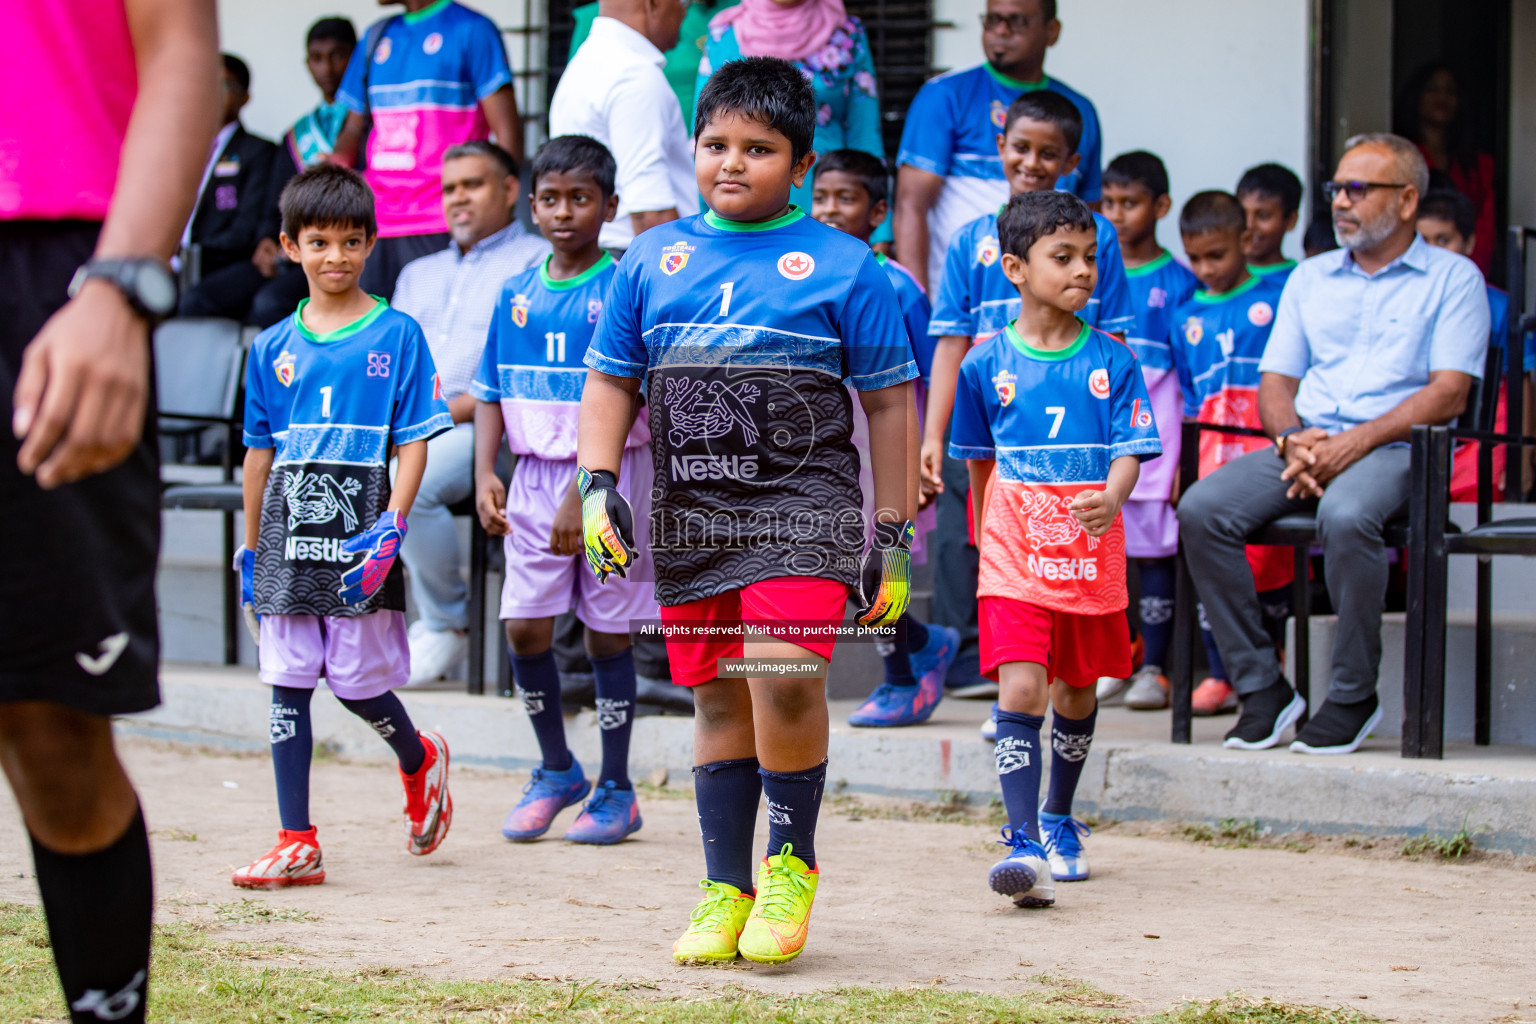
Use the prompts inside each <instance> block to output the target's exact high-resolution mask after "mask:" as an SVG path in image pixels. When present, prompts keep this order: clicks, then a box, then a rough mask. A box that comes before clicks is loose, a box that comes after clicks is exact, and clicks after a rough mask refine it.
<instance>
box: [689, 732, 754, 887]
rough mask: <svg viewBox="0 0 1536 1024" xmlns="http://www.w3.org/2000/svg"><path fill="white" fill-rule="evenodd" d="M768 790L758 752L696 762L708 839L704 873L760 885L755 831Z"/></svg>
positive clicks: (696, 787)
mask: <svg viewBox="0 0 1536 1024" xmlns="http://www.w3.org/2000/svg"><path fill="white" fill-rule="evenodd" d="M762 796H763V780H762V776H760V775H759V774H758V763H757V758H755V757H744V758H741V759H740V760H736V761H714V762H711V763H710V764H701V765H695V766H694V769H693V799H694V802H695V803H696V804H697V805H698V809H699V833H700V834H701V835H702V836H703V839H704V873H705V874H706V875H708V876H709V880H710V881H712V882H723V883H725V884H726V885H733V886H735V887H736V888H737V889H740V890H741V891H742V892H744V893H748V894H750V893H753V892H755V891H756V885H755V883H754V882H753V868H754V866H755V865H754V861H753V858H752V835H753V833H754V832H756V831H757V805H758V802H759V801H760V800H761V799H762Z"/></svg>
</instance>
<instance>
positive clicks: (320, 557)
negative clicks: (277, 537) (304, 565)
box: [283, 537, 352, 562]
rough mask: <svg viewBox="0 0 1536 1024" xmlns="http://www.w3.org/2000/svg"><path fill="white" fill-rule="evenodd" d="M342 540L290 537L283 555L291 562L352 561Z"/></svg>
mask: <svg viewBox="0 0 1536 1024" xmlns="http://www.w3.org/2000/svg"><path fill="white" fill-rule="evenodd" d="M341 544H342V542H341V541H339V540H336V539H333V538H330V537H289V538H288V544H287V546H286V547H285V548H284V549H283V557H284V558H286V559H287V560H288V561H290V562H350V561H352V556H351V555H349V554H348V553H346V552H345V551H343V550H341Z"/></svg>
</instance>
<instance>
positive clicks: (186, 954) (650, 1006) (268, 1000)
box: [0, 901, 1372, 1024]
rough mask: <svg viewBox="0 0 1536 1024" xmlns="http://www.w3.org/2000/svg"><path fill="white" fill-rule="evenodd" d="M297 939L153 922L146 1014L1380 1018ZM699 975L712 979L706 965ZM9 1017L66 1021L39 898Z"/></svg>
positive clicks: (476, 1022)
mask: <svg viewBox="0 0 1536 1024" xmlns="http://www.w3.org/2000/svg"><path fill="white" fill-rule="evenodd" d="M243 902H254V901H243ZM292 952H293V951H292V950H288V949H285V948H284V947H281V946H275V945H253V944H250V943H239V942H224V941H218V940H215V939H213V938H211V937H209V935H208V934H207V932H206V931H205V930H203V929H200V928H197V927H195V926H193V925H188V924H181V923H178V924H172V925H168V926H164V927H157V928H156V929H155V961H154V967H153V988H152V996H151V1003H150V1007H151V1013H150V1019H151V1021H154V1022H156V1024H193V1022H195V1024H251V1022H261V1024H267V1022H275V1024H290V1022H291V1024H298V1022H326V1024H364V1022H367V1024H378V1022H383V1021H391V1022H393V1021H424V1022H432V1024H511V1022H514V1021H517V1022H522V1021H540V1022H555V1024H563V1022H571V1024H576V1022H583V1024H592V1022H598V1024H602V1022H608V1021H614V1022H618V1021H624V1022H630V1021H634V1022H647V1024H706V1022H707V1024H718V1022H734V1024H868V1022H870V1021H879V1022H881V1024H919V1022H922V1024H928V1022H942V1024H950V1022H956V1024H958V1022H976V1024H1014V1022H1032V1024H1239V1022H1241V1024H1365V1022H1368V1021H1371V1020H1372V1018H1369V1017H1365V1016H1362V1015H1360V1014H1358V1013H1355V1012H1353V1011H1348V1010H1324V1009H1317V1008H1311V1007H1294V1006H1286V1005H1282V1004H1278V1003H1272V1002H1269V1001H1267V1000H1264V1001H1259V1002H1254V1001H1251V1000H1248V999H1246V998H1243V997H1228V998H1225V999H1220V1000H1216V1001H1215V1002H1210V1003H1191V1004H1187V1005H1185V1006H1182V1007H1178V1008H1175V1009H1171V1010H1168V1011H1165V1012H1163V1013H1158V1014H1154V1015H1137V1014H1134V1013H1131V1012H1130V1011H1128V1010H1126V1009H1123V1008H1122V1007H1121V1006H1120V1005H1119V1003H1118V1000H1117V999H1116V997H1114V996H1112V995H1109V994H1108V993H1105V992H1103V991H1101V990H1099V989H1097V988H1095V987H1093V986H1092V985H1088V984H1085V983H1083V982H1078V981H1074V980H1072V979H1067V978H1060V977H1056V976H1052V975H1040V976H1037V977H1034V978H1030V979H1028V980H1027V982H1026V983H1027V984H1029V985H1030V986H1031V988H1030V989H1029V990H1028V991H1026V992H1023V993H1019V994H1013V995H989V994H979V993H972V992H954V991H946V990H942V989H938V988H933V987H915V988H903V989H873V988H838V989H832V990H828V991H824V992H817V993H813V994H809V995H800V996H771V995H762V994H759V993H755V992H748V991H746V990H744V989H742V988H740V987H737V986H720V987H713V988H710V989H707V990H704V991H690V992H689V993H688V994H686V995H675V996H668V995H660V994H658V992H657V991H656V987H655V986H654V985H651V984H648V983H644V982H635V983H624V982H616V983H615V982H609V983H600V982H597V981H593V980H580V981H569V982H563V983H557V982H551V981H538V980H505V981H443V980H432V979H426V978H421V977H417V976H415V975H413V974H411V973H410V972H408V971H403V970H400V969H398V968H391V967H370V968H364V969H360V970H352V971H335V970H314V969H309V968H300V967H286V966H285V967H276V966H273V965H272V963H271V961H272V960H274V959H286V958H288V957H289V955H290V954H291V953H292ZM660 966H661V965H658V967H660ZM700 980H702V981H705V982H706V983H708V981H709V980H711V979H710V978H709V977H708V976H707V975H704V976H701V978H700ZM936 981H937V979H936ZM0 1020H5V1021H18V1022H37V1024H44V1022H46V1024H53V1022H57V1021H62V1020H63V1005H62V998H61V997H60V995H59V990H58V983H57V981H56V979H55V977H54V973H53V960H52V956H51V954H50V950H49V946H48V935H47V930H46V929H45V928H44V926H43V922H42V919H41V918H40V917H39V915H38V913H37V911H36V910H35V909H33V908H31V907H22V906H17V905H15V904H4V903H0Z"/></svg>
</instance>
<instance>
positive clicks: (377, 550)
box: [336, 511, 405, 604]
mask: <svg viewBox="0 0 1536 1024" xmlns="http://www.w3.org/2000/svg"><path fill="white" fill-rule="evenodd" d="M403 540H405V517H404V516H402V515H401V514H400V513H398V512H394V511H389V512H385V513H383V514H382V515H380V516H379V519H378V522H376V523H374V524H373V525H372V526H370V527H368V529H366V530H364V531H363V532H362V533H360V534H358V535H357V536H356V537H349V538H347V539H346V540H344V541H342V543H341V550H343V551H345V552H347V553H349V554H357V553H359V552H361V553H362V556H363V560H362V561H361V562H359V563H358V564H357V565H354V566H353V567H352V568H350V569H348V570H347V571H346V572H344V573H342V574H341V589H340V590H338V591H336V593H337V594H338V595H340V597H341V603H342V604H362V603H363V602H364V601H366V600H368V599H369V598H370V597H372V596H373V595H374V594H376V593H378V590H379V588H380V587H382V586H383V585H384V581H385V580H386V579H387V578H388V577H389V570H390V569H392V568H394V565H395V556H396V555H398V554H399V553H400V542H401V541H403Z"/></svg>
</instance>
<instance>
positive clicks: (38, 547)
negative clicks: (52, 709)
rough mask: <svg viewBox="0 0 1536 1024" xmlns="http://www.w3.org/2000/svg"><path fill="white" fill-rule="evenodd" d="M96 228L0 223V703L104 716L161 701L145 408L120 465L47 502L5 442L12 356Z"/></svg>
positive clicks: (11, 442)
mask: <svg viewBox="0 0 1536 1024" xmlns="http://www.w3.org/2000/svg"><path fill="white" fill-rule="evenodd" d="M100 228H101V226H100V225H99V224H92V223H83V222H79V221H75V222H38V221H30V222H29V221H12V222H4V221H0V701H19V700H46V701H51V702H53V703H56V704H63V705H65V706H66V707H70V708H74V709H75V710H77V711H84V712H87V713H89V714H93V715H113V714H126V713H128V712H132V711H144V710H147V709H149V708H152V707H154V706H155V705H156V704H158V703H159V702H160V694H159V684H158V680H157V678H156V675H157V673H156V669H157V665H158V662H159V657H160V637H159V632H158V629H157V625H156V619H155V562H156V558H157V556H158V553H159V549H160V486H159V459H158V457H157V455H156V445H155V431H154V424H155V421H154V415H153V410H154V402H153V401H152V400H151V401H150V402H149V408H148V410H147V412H146V424H145V428H144V440H143V441H142V442H141V443H140V445H139V447H138V448H137V449H136V450H135V451H134V452H133V454H132V455H130V456H129V457H128V460H127V461H126V462H124V463H123V464H122V465H120V466H118V467H117V468H116V469H113V470H110V471H108V472H106V473H101V474H98V475H96V476H93V477H88V478H86V479H85V480H81V481H80V482H78V483H73V484H68V485H65V486H63V487H60V488H57V489H55V490H52V491H44V490H42V489H40V488H39V487H38V486H37V484H36V483H35V482H34V481H33V479H32V478H31V477H30V476H26V475H24V474H23V473H22V472H21V471H20V470H19V469H17V468H16V452H17V449H18V447H19V444H18V442H17V440H16V437H15V435H14V434H12V432H11V412H12V396H13V394H14V392H15V388H16V377H17V375H18V374H19V373H20V372H21V354H22V350H23V349H25V348H26V347H27V345H28V344H29V343H30V342H31V341H32V339H33V337H34V336H35V335H36V334H37V332H38V331H39V330H40V329H41V328H42V326H43V324H44V322H46V321H47V319H48V317H49V316H51V315H52V314H53V313H54V312H55V311H57V310H58V308H59V307H60V306H62V305H64V302H65V299H66V294H65V290H66V289H67V288H68V286H69V279H70V277H71V276H72V275H73V274H74V272H75V268H76V267H78V266H80V264H82V263H84V262H85V261H86V260H87V259H88V258H89V257H90V255H91V251H92V250H93V249H94V248H95V245H96V236H97V233H98V232H99V231H100Z"/></svg>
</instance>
